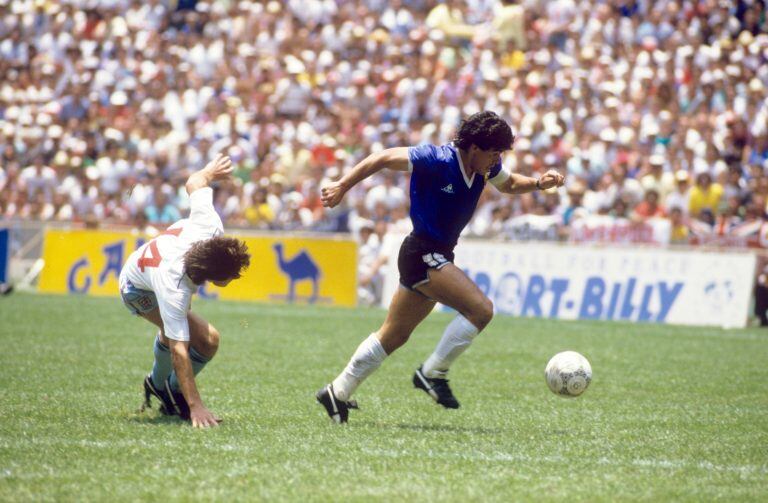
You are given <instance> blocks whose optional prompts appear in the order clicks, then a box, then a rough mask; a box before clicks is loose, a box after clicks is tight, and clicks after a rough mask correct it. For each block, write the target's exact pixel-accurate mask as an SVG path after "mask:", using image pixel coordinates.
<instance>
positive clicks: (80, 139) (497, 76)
mask: <svg viewBox="0 0 768 503" xmlns="http://www.w3.org/2000/svg"><path fill="white" fill-rule="evenodd" d="M767 60H768V23H767V22H766V11H765V6H764V2H762V1H759V0H752V1H749V0H746V1H717V0H696V1H694V0H685V1H668V0H658V1H650V0H648V1H625V0H604V1H600V0H585V1H578V2H577V1H575V0H551V1H544V0H523V1H520V2H507V1H499V0H467V1H453V0H447V1H439V2H436V1H429V0H414V1H406V0H391V1H390V0H387V1H385V0H350V1H344V0H339V1H332V0H288V1H285V2H278V1H267V2H249V1H240V2H236V1H204V0H200V1H184V0H180V2H178V3H177V2H175V1H174V2H170V3H169V2H168V1H165V0H146V1H143V0H141V1H140V0H99V1H94V0H0V75H2V76H3V77H2V80H0V215H2V217H3V218H6V219H19V218H20V219H38V220H60V221H62V220H63V221H77V222H84V223H85V224H90V225H96V224H104V223H109V224H125V225H132V226H138V227H140V228H146V227H147V226H154V227H161V226H162V225H164V224H166V223H169V222H172V221H174V220H176V219H178V218H180V215H181V214H183V213H184V211H185V210H186V209H187V205H188V203H187V199H186V192H185V191H184V190H183V180H185V179H186V177H187V176H188V174H189V173H190V171H192V170H196V169H198V168H199V167H200V166H201V165H202V164H203V163H204V162H205V161H206V160H207V159H209V158H211V157H212V156H213V154H214V153H216V152H220V151H223V152H227V153H228V154H229V155H230V156H231V157H232V159H233V160H234V162H235V163H236V164H237V171H236V179H237V183H234V184H231V185H228V186H222V187H219V188H218V190H217V192H216V207H217V210H218V211H219V213H220V214H221V216H222V218H223V219H224V222H225V224H226V225H227V226H228V227H232V226H242V227H247V228H258V229H290V230H296V229H306V230H315V231H342V232H343V231H351V232H353V233H354V234H355V235H356V236H362V238H361V239H364V240H365V243H366V244H369V245H370V246H372V247H373V248H375V246H374V244H371V243H373V242H374V241H375V242H379V241H378V240H377V238H376V236H383V235H384V234H385V233H386V232H387V231H389V230H392V229H395V230H399V231H407V228H408V225H409V224H408V219H407V213H408V208H407V206H406V205H407V199H408V198H407V197H406V191H407V176H402V175H398V174H392V173H382V174H381V175H380V176H377V177H375V178H374V179H372V180H371V181H370V182H368V183H366V184H362V185H361V186H360V187H356V188H355V191H354V192H353V193H352V194H351V197H350V198H349V199H348V201H349V203H348V204H347V205H345V206H343V207H340V208H334V209H333V210H327V209H325V208H323V207H322V205H321V203H320V199H319V190H318V187H319V186H320V185H321V184H322V183H323V181H324V180H325V179H329V178H333V177H337V176H339V174H340V173H341V172H343V171H344V170H347V169H350V168H351V167H352V166H353V165H354V164H355V163H356V162H357V161H359V160H361V159H362V158H363V157H364V156H365V155H367V154H368V153H370V152H372V151H376V150H378V149H381V148H386V147H391V146H403V145H415V144H418V143H421V142H433V143H445V142H448V141H450V140H451V138H452V134H453V132H454V131H455V128H456V126H457V124H458V122H459V120H460V118H461V117H462V116H465V115H468V114H471V113H474V112H476V111H479V110H483V109H490V110H494V111H496V112H498V113H500V114H501V115H502V116H504V117H505V118H506V119H508V120H509V122H510V123H511V124H512V125H513V129H514V130H515V132H516V133H517V134H518V139H517V141H516V142H515V148H514V150H513V151H512V152H509V153H508V154H507V155H506V157H505V159H504V162H505V164H506V165H507V166H508V167H509V168H510V169H512V170H515V171H518V172H521V173H524V174H527V175H532V174H533V175H535V174H536V173H539V172H543V171H544V170H545V169H549V168H557V169H560V170H562V171H563V172H566V173H567V180H568V183H567V186H566V187H563V188H562V189H561V190H560V191H552V192H546V193H532V194H526V195H523V196H520V197H515V198H508V197H502V196H501V195H500V194H498V193H496V192H495V191H493V190H491V189H489V190H487V191H486V193H485V194H484V196H483V198H482V200H481V205H480V207H479V209H478V212H477V213H476V216H475V218H474V220H473V222H472V223H471V225H470V227H469V228H468V229H469V232H470V233H471V234H474V235H478V236H485V237H495V236H499V237H511V235H510V231H509V228H508V225H507V224H508V223H509V222H511V221H513V220H514V218H515V217H517V216H520V215H525V214H527V215H540V216H550V217H551V218H554V219H556V221H557V222H558V226H559V228H560V229H561V231H562V230H563V229H564V230H565V232H566V234H567V230H568V228H569V226H570V225H571V224H573V223H574V222H576V221H578V220H579V219H583V218H586V217H589V216H590V215H609V216H613V217H617V218H626V219H628V220H629V221H630V222H642V221H645V220H646V219H656V218H665V219H669V220H670V221H671V226H670V229H671V241H672V242H688V239H689V234H690V233H691V232H694V231H696V232H698V231H701V230H702V229H704V232H715V231H716V230H718V229H719V231H721V232H727V231H728V229H730V228H733V227H735V226H738V225H741V224H744V223H745V222H747V223H748V222H761V221H762V220H763V219H764V218H765V215H766V208H767V204H768V200H767V198H768V176H767V175H766V172H767V169H768V99H767V98H766V96H767V94H766V86H768V61H767ZM361 230H363V232H361ZM368 236H371V237H370V238H369V237H368ZM559 237H560V238H562V233H560V235H559ZM371 239H373V240H374V241H371V243H369V241H370V240H371ZM371 253H372V256H374V255H375V252H371Z"/></svg>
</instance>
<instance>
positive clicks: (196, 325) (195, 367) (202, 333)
mask: <svg viewBox="0 0 768 503" xmlns="http://www.w3.org/2000/svg"><path fill="white" fill-rule="evenodd" d="M187 320H188V322H189V359H190V360H191V361H192V373H193V374H194V375H195V376H197V375H198V374H199V373H200V372H202V370H203V369H204V368H205V366H206V365H207V364H208V362H210V361H211V360H212V359H213V357H214V356H215V355H216V351H218V349H219V341H220V339H221V336H220V335H219V331H218V330H216V327H214V326H213V325H211V324H210V323H208V322H207V321H206V320H205V319H204V318H203V317H202V316H200V315H199V314H196V313H193V312H192V311H189V312H188V313H187ZM169 383H170V386H171V389H173V390H174V391H177V390H178V389H179V382H178V380H177V379H176V372H171V375H170V377H169Z"/></svg>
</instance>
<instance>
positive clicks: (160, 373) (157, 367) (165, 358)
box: [140, 308, 173, 389]
mask: <svg viewBox="0 0 768 503" xmlns="http://www.w3.org/2000/svg"><path fill="white" fill-rule="evenodd" d="M140 316H141V317H142V318H144V319H145V320H147V321H149V322H150V323H152V324H153V325H155V326H156V327H157V328H158V331H157V335H156V336H155V343H154V346H153V348H152V353H153V354H154V357H155V360H154V362H153V363H152V372H150V374H149V378H150V379H151V381H152V382H151V384H152V385H153V386H154V387H155V388H156V389H161V388H162V387H163V386H165V381H166V380H167V379H168V377H169V376H170V375H171V372H172V371H173V364H172V363H171V351H170V350H169V349H168V340H167V339H166V338H165V333H164V332H163V320H162V318H161V317H160V311H159V310H158V309H157V308H155V309H153V310H151V311H148V312H146V313H140Z"/></svg>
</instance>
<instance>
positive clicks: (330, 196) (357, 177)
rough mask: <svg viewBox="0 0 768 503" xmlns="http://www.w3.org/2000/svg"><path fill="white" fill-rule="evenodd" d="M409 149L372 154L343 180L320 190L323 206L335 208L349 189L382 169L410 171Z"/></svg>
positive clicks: (387, 150)
mask: <svg viewBox="0 0 768 503" xmlns="http://www.w3.org/2000/svg"><path fill="white" fill-rule="evenodd" d="M408 162H409V158H408V147H395V148H388V149H386V150H382V151H381V152H376V153H375V154H371V155H369V156H368V157H366V158H365V159H363V160H362V161H360V162H359V163H357V165H355V167H354V168H352V170H351V171H350V172H349V173H347V174H346V175H344V176H343V177H342V178H341V180H339V181H336V182H332V183H330V184H328V185H326V186H325V187H323V188H322V189H320V199H321V200H322V201H323V206H327V207H329V208H333V207H334V206H336V205H337V204H339V203H340V202H341V199H342V198H343V197H344V194H346V193H347V191H348V190H349V189H351V188H352V187H354V186H355V185H357V184H358V183H359V182H361V181H362V180H365V179H366V178H368V177H369V176H371V175H372V174H374V173H376V172H378V171H381V170H382V169H385V168H386V169H392V170H395V171H408Z"/></svg>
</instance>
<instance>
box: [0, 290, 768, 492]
mask: <svg viewBox="0 0 768 503" xmlns="http://www.w3.org/2000/svg"><path fill="white" fill-rule="evenodd" d="M194 308H195V310H196V311H198V312H200V313H201V314H202V315H204V316H205V317H207V318H208V319H209V320H210V321H211V322H213V323H214V324H215V325H216V326H217V327H218V328H219V330H220V331H221V333H222V345H221V348H220V351H219V354H218V355H217V357H216V359H215V360H214V361H213V362H212V363H211V364H210V365H209V367H208V368H207V369H206V370H205V372H204V373H203V374H201V375H200V378H199V386H200V388H201V392H202V396H203V398H204V400H205V401H206V403H207V405H208V406H209V408H210V409H212V410H213V411H214V412H216V413H218V414H220V415H221V416H222V417H223V418H224V422H223V424H222V425H221V427H219V428H217V429H213V430H207V431H202V430H193V429H192V428H190V427H188V426H186V425H184V424H182V423H180V422H178V421H177V420H173V419H167V418H163V417H160V416H159V415H158V413H157V411H156V409H152V410H151V411H147V412H145V413H139V412H137V409H138V406H139V405H140V402H141V392H140V384H141V380H142V378H143V377H144V375H145V374H146V373H147V372H148V370H149V369H150V366H151V363H152V350H151V349H152V335H153V330H152V329H151V327H150V326H149V325H148V324H147V323H146V322H143V321H142V320H139V319H137V318H134V317H132V316H130V315H129V314H128V312H127V311H126V310H125V309H124V308H123V306H122V305H121V303H120V301H119V300H118V299H117V298H114V299H104V298H86V297H66V296H43V295H29V294H18V295H13V296H10V297H7V298H2V299H0V341H1V342H2V370H1V371H0V501H33V500H34V501H54V500H55V501H94V500H95V501H107V500H109V501H137V500H152V501H190V500H200V501H235V500H237V501H244V500H247V501H256V500H262V501H275V500H288V501H371V500H377V501H403V500H406V501H417V500H418V501H430V500H442V501H556V500H563V499H566V498H568V499H574V500H580V501H628V500H645V501H669V500H686V501H712V500H715V499H722V500H741V501H758V500H762V501H766V499H768V391H767V390H766V383H767V382H768V364H767V362H768V358H767V357H768V337H766V334H767V333H766V332H762V331H760V330H758V329H751V330H733V331H722V330H717V329H705V328H683V327H666V326H659V325H640V324H619V323H601V322H563V321H552V320H540V319H512V318H505V317H497V318H496V319H494V320H493V322H492V323H491V325H490V326H489V327H488V328H487V329H486V331H485V332H484V333H483V334H481V335H480V336H479V337H478V338H477V339H476V341H475V344H474V345H473V347H472V348H471V349H470V350H469V351H468V352H467V353H466V354H465V355H464V356H463V357H462V358H461V359H460V360H459V361H458V362H457V364H456V365H455V366H454V369H453V370H452V371H451V378H452V385H453V387H454V391H455V393H456V395H457V397H458V398H459V400H460V401H461V404H462V407H461V409H459V410H457V411H449V410H443V409H441V408H439V407H438V406H437V405H435V404H434V403H433V402H432V401H431V400H430V399H429V398H428V397H427V396H426V395H425V394H423V392H421V391H418V390H415V389H414V388H413V387H412V385H411V382H410V379H411V375H412V372H413V370H414V368H415V367H416V366H417V365H418V364H419V363H420V362H421V361H422V360H423V359H424V358H425V357H426V356H427V355H428V354H429V352H430V351H431V350H432V348H433V347H434V344H435V343H436V341H437V339H438V337H439V336H440V334H441V332H442V329H443V327H444V326H445V324H446V323H447V322H448V321H449V320H450V316H449V315H448V314H444V313H441V314H433V315H432V316H430V317H429V318H428V319H427V321H426V322H425V323H423V324H422V325H421V326H420V327H419V328H418V329H417V331H416V332H415V333H414V335H413V337H412V338H411V341H410V342H409V343H408V344H407V345H406V346H405V347H403V348H402V349H401V350H400V351H398V352H397V353H395V354H394V355H393V356H392V357H390V358H389V359H388V360H387V361H386V362H385V363H384V365H383V366H382V368H381V369H380V370H379V371H378V372H377V373H376V374H374V375H373V376H372V377H371V378H370V379H369V380H368V381H367V382H366V383H365V384H364V385H363V386H362V387H361V388H360V389H359V390H358V393H357V395H356V398H357V399H358V401H359V402H360V407H361V410H359V411H352V415H351V422H350V423H349V425H347V426H346V427H338V426H336V425H334V424H332V423H331V422H330V420H329V419H328V418H327V417H326V416H325V412H324V411H323V410H322V408H321V407H320V406H319V405H318V404H316V403H315V400H314V397H313V394H314V392H315V391H316V390H317V389H318V388H319V387H320V386H321V385H323V384H325V383H326V382H327V381H329V380H330V379H331V378H333V377H334V376H335V375H336V374H337V373H338V371H339V370H340V369H341V368H342V367H343V366H344V365H345V364H346V362H347V359H348V358H349V356H350V355H351V353H352V351H353V350H354V349H355V347H356V346H357V344H358V343H359V342H360V341H361V340H362V339H363V338H364V337H366V336H367V335H368V334H369V333H370V332H371V331H373V330H375V329H376V328H377V327H378V324H379V323H380V322H381V321H382V320H383V317H384V314H385V313H384V311H382V310H378V309H373V310H369V309H333V308H316V307H300V306H296V307H292V306H265V305H253V304H242V303H216V302H203V301H197V300H196V301H195V302H194ZM565 349H573V350H577V351H580V352H582V353H583V354H585V355H586V356H587V357H588V358H589V360H590V361H591V363H592V367H593V371H594V379H593V381H592V385H591V386H590V388H589V390H587V392H586V393H585V395H583V396H582V397H580V398H577V399H566V398H561V397H557V396H555V395H553V394H552V393H550V391H549V390H548V389H547V387H546V384H545V383H544V378H543V369H544V365H545V364H546V362H547V360H548V358H549V357H550V356H552V355H553V354H555V353H556V352H558V351H561V350H565Z"/></svg>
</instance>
